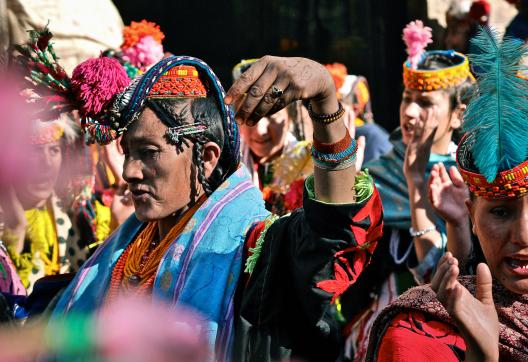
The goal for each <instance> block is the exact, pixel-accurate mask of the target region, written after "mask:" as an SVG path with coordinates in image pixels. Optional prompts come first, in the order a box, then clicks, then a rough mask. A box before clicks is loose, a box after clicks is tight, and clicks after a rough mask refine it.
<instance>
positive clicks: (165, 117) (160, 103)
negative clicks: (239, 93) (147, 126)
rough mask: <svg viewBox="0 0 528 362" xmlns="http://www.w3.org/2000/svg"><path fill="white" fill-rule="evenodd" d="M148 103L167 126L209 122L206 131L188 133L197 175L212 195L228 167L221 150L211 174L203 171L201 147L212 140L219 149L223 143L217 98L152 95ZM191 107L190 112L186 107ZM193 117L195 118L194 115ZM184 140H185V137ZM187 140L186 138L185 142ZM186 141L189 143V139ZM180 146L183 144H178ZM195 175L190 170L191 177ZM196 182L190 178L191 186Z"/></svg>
mask: <svg viewBox="0 0 528 362" xmlns="http://www.w3.org/2000/svg"><path fill="white" fill-rule="evenodd" d="M147 107H149V108H150V109H152V110H153V111H154V112H155V113H156V115H157V116H158V117H159V119H160V120H161V122H162V123H163V124H165V125H166V126H167V127H177V126H181V125H183V124H186V123H194V122H200V123H203V124H205V125H207V126H208V128H207V130H206V131H205V132H204V133H201V134H199V135H197V136H196V135H190V136H186V138H187V139H188V140H190V141H191V142H192V143H193V162H194V165H195V166H196V172H197V174H196V176H197V177H198V181H199V182H200V184H202V186H203V188H204V191H205V193H206V194H207V195H210V194H211V193H212V192H213V191H214V190H215V189H216V188H217V187H218V186H220V184H221V183H222V182H223V181H224V179H225V177H226V176H227V175H225V174H224V173H225V171H224V170H225V169H227V167H225V166H226V162H227V160H225V157H224V158H223V157H222V156H223V153H222V152H221V153H220V159H219V160H218V164H217V165H216V167H215V169H214V170H213V172H212V174H211V176H210V177H209V178H208V179H206V178H205V171H204V160H203V157H202V147H203V145H204V144H205V143H207V142H209V141H211V142H214V143H216V144H217V145H218V146H219V147H220V149H221V150H222V149H223V145H224V126H223V119H222V113H221V112H220V109H219V107H218V104H217V102H216V101H215V99H214V98H213V97H207V98H187V99H184V98H183V99H156V100H153V99H150V100H148V101H147ZM187 107H190V112H185V109H187ZM191 117H192V119H191ZM183 142H185V140H184V141H183ZM185 143H186V142H185ZM186 144H187V143H186ZM176 147H177V149H178V150H180V149H181V145H180V146H178V145H176ZM194 176H195V175H193V174H191V178H194ZM192 185H194V182H192V180H191V187H192Z"/></svg>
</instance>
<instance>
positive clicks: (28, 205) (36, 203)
mask: <svg viewBox="0 0 528 362" xmlns="http://www.w3.org/2000/svg"><path fill="white" fill-rule="evenodd" d="M50 197H51V196H50ZM48 199H49V197H48ZM48 199H43V200H32V199H25V198H23V197H20V196H19V200H20V204H21V205H22V208H23V209H24V210H31V209H40V208H43V207H44V206H45V205H46V202H47V201H48Z"/></svg>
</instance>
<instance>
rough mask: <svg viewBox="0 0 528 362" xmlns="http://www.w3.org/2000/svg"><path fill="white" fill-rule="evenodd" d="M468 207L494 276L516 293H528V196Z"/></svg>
mask: <svg viewBox="0 0 528 362" xmlns="http://www.w3.org/2000/svg"><path fill="white" fill-rule="evenodd" d="M467 204H468V208H469V210H470V215H471V220H472V222H473V233H474V234H475V235H476V236H477V237H478V239H479V241H480V245H481V247H482V251H483V253H484V256H485V258H486V261H487V262H488V266H489V267H490V270H491V272H492V274H493V276H494V277H495V278H496V279H497V280H498V281H500V282H501V284H502V285H504V286H505V287H506V288H508V289H509V290H511V291H512V292H515V293H518V294H526V293H528V197H521V198H518V199H514V200H486V199H484V198H482V197H476V198H475V199H474V200H472V201H468V202H467Z"/></svg>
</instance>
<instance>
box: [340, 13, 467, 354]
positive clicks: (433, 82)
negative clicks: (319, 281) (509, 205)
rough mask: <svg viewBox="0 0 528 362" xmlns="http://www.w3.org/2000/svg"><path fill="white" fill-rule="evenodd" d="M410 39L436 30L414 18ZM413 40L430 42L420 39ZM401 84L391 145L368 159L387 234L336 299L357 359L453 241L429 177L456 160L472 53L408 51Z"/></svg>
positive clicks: (408, 29)
mask: <svg viewBox="0 0 528 362" xmlns="http://www.w3.org/2000/svg"><path fill="white" fill-rule="evenodd" d="M404 39H405V40H406V43H407V47H408V49H412V50H415V49H417V48H421V49H422V51H424V50H425V47H426V45H427V42H428V40H430V39H431V34H430V29H428V28H424V27H423V24H422V23H421V22H419V21H417V22H412V23H411V24H409V25H408V26H407V27H406V28H405V30H404ZM413 39H425V41H424V42H423V43H420V44H414V42H413ZM403 83H404V86H405V89H404V90H403V94H402V100H401V103H400V114H399V118H400V128H399V129H397V130H396V131H395V132H394V133H393V134H392V136H391V142H392V143H393V149H392V151H390V152H389V153H387V154H385V155H383V156H381V157H380V158H379V159H378V160H376V161H373V162H369V163H367V164H365V165H364V167H365V168H366V169H368V170H369V172H370V173H371V174H372V175H374V180H375V182H376V186H377V187H378V189H379V190H380V195H381V199H382V203H383V209H384V216H383V218H384V225H385V229H384V233H383V234H384V235H383V238H382V239H381V241H380V243H379V247H378V249H377V250H376V253H375V255H374V257H373V262H372V264H371V265H369V266H368V267H367V268H366V269H365V274H364V275H363V276H362V277H361V278H360V279H359V280H358V282H357V283H356V285H355V286H354V287H352V288H350V290H349V291H348V292H347V293H346V294H345V295H344V296H343V298H342V299H341V301H340V305H338V308H340V311H341V316H340V317H341V319H342V320H346V321H347V326H346V327H345V333H346V334H347V335H348V336H349V338H348V341H347V347H346V352H345V353H346V355H347V356H348V357H349V358H350V359H353V360H362V359H364V356H365V354H366V350H367V346H368V338H369V331H370V328H372V324H373V322H374V320H375V319H376V316H377V315H378V314H379V313H380V312H381V310H383V308H385V306H387V305H388V304H389V303H390V302H392V301H393V300H395V299H396V298H397V297H398V295H399V294H401V293H403V292H404V291H405V290H407V289H408V288H410V287H412V286H414V285H416V284H422V283H427V282H429V280H430V278H431V276H432V274H433V271H434V267H435V266H436V263H437V262H438V260H439V259H440V257H441V255H442V254H443V253H444V250H445V248H446V246H448V245H446V244H447V242H446V230H445V226H444V224H443V222H442V220H441V219H440V218H439V217H438V216H437V215H435V213H434V212H433V208H432V205H431V204H430V203H429V202H428V197H427V196H428V177H429V172H430V170H431V168H432V167H433V165H435V164H437V163H439V162H442V163H444V164H446V166H449V165H454V164H455V161H454V157H453V153H454V151H455V149H456V146H455V144H454V143H453V142H452V141H451V138H452V136H453V132H454V131H455V130H456V129H458V128H459V127H460V125H461V122H462V118H461V117H462V113H463V112H464V110H465V108H466V105H465V102H466V97H465V94H466V93H467V90H468V88H469V87H471V84H472V76H471V73H470V70H469V65H468V61H467V58H466V57H465V56H464V55H462V54H460V53H456V52H453V51H427V52H423V53H420V52H419V53H417V54H416V53H413V52H409V59H408V60H407V61H406V62H405V63H404V65H403ZM464 221H465V222H467V221H466V220H464Z"/></svg>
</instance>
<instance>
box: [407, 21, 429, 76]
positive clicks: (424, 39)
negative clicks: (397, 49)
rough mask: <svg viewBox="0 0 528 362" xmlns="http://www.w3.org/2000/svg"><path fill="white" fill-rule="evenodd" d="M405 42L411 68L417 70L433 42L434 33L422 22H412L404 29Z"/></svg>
mask: <svg viewBox="0 0 528 362" xmlns="http://www.w3.org/2000/svg"><path fill="white" fill-rule="evenodd" d="M403 41H404V42H405V45H406V46H407V54H408V55H409V59H408V60H409V61H410V63H411V68H412V69H416V68H418V63H419V62H420V60H421V57H422V54H423V52H424V51H425V48H426V47H427V44H430V43H432V42H433V31H432V29H431V28H430V27H428V26H424V24H423V23H422V21H421V20H416V21H411V22H410V23H409V24H407V26H406V27H405V29H403Z"/></svg>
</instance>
